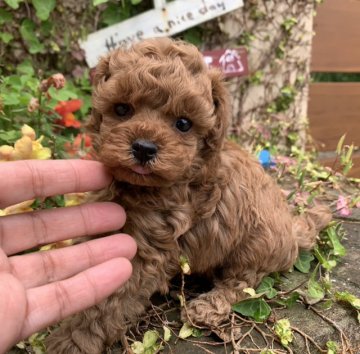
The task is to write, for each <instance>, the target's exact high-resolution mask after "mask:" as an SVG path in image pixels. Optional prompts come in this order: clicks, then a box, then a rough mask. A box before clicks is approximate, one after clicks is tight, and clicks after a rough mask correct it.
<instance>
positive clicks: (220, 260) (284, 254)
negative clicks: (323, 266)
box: [47, 39, 330, 354]
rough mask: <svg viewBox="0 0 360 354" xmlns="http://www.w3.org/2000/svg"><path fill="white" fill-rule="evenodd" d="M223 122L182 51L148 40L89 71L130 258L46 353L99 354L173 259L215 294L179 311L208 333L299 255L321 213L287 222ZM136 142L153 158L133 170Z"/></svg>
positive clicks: (99, 143) (284, 209)
mask: <svg viewBox="0 0 360 354" xmlns="http://www.w3.org/2000/svg"><path fill="white" fill-rule="evenodd" d="M120 103H126V104H128V105H130V106H127V107H130V108H131V109H130V110H129V112H128V114H127V115H125V116H122V117H119V116H118V115H117V114H116V113H115V108H114V107H115V105H118V104H120ZM181 117H182V118H188V119H190V120H191V122H192V124H193V125H192V127H191V129H190V130H189V131H187V132H181V131H179V129H178V128H177V126H176V124H177V123H176V122H177V121H178V120H179V119H180V118H181ZM228 118H229V103H228V95H227V92H226V90H225V88H224V86H223V83H222V81H221V77H220V75H219V73H218V72H216V71H213V70H209V69H208V68H207V67H206V66H205V64H204V62H203V59H202V57H201V54H200V53H199V52H198V51H197V49H196V48H195V47H194V46H192V45H189V44H185V43H183V42H177V41H172V40H170V39H156V40H155V39H154V40H147V41H144V42H142V43H140V44H136V45H134V46H133V47H132V48H130V49H129V50H123V49H119V50H116V51H114V52H112V53H111V54H109V55H108V56H107V57H106V58H103V59H102V60H101V61H100V63H99V65H98V67H97V70H96V86H95V90H94V94H93V114H92V118H91V121H90V125H89V126H90V128H91V131H92V133H93V137H94V141H95V146H96V149H97V153H98V156H99V159H100V161H102V162H103V163H104V164H105V165H106V166H108V168H109V169H110V170H111V172H112V174H113V175H114V177H115V180H116V182H115V184H114V186H113V190H112V192H113V193H114V195H115V197H114V198H113V201H115V202H118V203H120V204H122V205H123V206H124V207H125V209H126V211H127V223H126V225H125V227H124V231H125V232H127V233H128V234H131V235H133V236H134V238H135V239H136V241H137V244H138V253H137V255H136V258H135V259H134V261H133V268H134V273H133V275H132V277H131V279H130V280H129V281H128V283H127V284H126V285H125V286H124V287H123V288H121V289H119V290H118V291H117V292H116V293H115V294H113V295H112V296H110V297H109V298H108V299H107V300H106V301H104V302H103V303H101V304H100V305H98V306H95V307H93V308H91V309H89V310H87V311H85V312H83V313H81V314H79V315H76V316H74V317H72V318H70V319H68V320H66V321H65V322H64V323H63V324H62V325H61V326H60V328H59V329H58V330H56V331H55V332H54V333H53V334H52V335H51V336H50V338H49V339H48V341H47V345H48V352H49V353H66V354H71V353H93V354H98V353H101V352H102V351H103V350H104V348H105V347H106V346H108V345H111V344H112V343H113V342H114V341H116V340H118V339H119V338H120V336H121V334H122V333H123V331H124V330H125V329H126V326H127V325H128V324H131V323H133V322H134V321H136V319H137V318H138V316H139V315H141V314H142V313H143V312H144V310H145V309H146V306H147V304H148V303H149V298H150V296H151V295H152V294H153V293H154V292H157V291H160V292H162V293H166V292H167V291H168V284H169V281H170V279H171V278H173V277H174V276H175V275H176V274H177V273H179V272H180V268H179V257H180V255H184V256H186V257H188V259H189V262H190V265H191V269H192V272H194V273H200V274H201V273H203V274H207V275H210V276H212V277H213V279H214V284H215V286H214V288H213V289H212V290H211V291H210V292H208V293H205V294H202V295H201V296H199V297H198V298H196V299H194V300H192V301H191V302H190V303H188V306H187V315H188V316H190V319H191V320H192V321H193V322H195V323H197V324H199V325H206V326H215V325H218V324H219V323H221V322H222V321H224V320H225V319H226V318H227V317H228V316H229V313H230V309H231V304H232V303H235V302H237V301H239V300H240V299H242V298H244V292H243V289H244V288H246V287H254V286H256V285H257V284H258V283H259V282H260V281H261V279H262V277H263V276H264V275H266V274H268V273H271V272H275V271H285V270H288V269H289V268H290V267H291V266H292V265H293V263H294V261H295V259H296V257H297V255H298V250H299V247H303V248H311V247H312V245H313V244H314V242H315V238H316V234H317V232H318V231H319V230H320V229H321V228H322V227H324V226H325V225H326V224H327V223H328V222H329V220H330V214H329V212H328V211H327V210H325V209H324V208H321V207H319V208H318V209H317V210H313V211H311V212H310V213H308V214H305V215H303V216H297V217H294V216H293V215H292V214H291V212H290V211H289V208H288V206H287V204H286V202H285V201H284V200H283V198H282V193H281V192H280V190H279V188H278V187H277V186H276V184H275V183H274V182H273V180H272V179H271V178H270V177H269V176H268V175H267V174H266V173H265V172H264V171H263V169H262V167H261V166H260V165H259V164H258V163H257V162H256V161H255V160H254V159H253V158H252V157H251V156H250V155H249V154H248V153H247V152H245V151H243V150H242V149H241V148H240V147H239V146H238V145H236V144H234V143H231V142H227V141H225V135H226V130H227V125H228ZM137 139H142V140H145V141H147V142H151V143H152V144H155V145H156V147H157V152H156V156H155V157H154V158H152V159H150V160H149V161H147V162H144V161H143V162H142V163H141V164H140V163H139V160H138V159H137V158H135V156H134V152H133V143H134V141H136V140H137ZM183 318H184V319H185V320H186V319H187V318H186V314H185V313H184V314H183Z"/></svg>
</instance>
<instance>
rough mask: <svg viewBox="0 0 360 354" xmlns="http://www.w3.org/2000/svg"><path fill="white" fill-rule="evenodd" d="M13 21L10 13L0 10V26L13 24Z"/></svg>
mask: <svg viewBox="0 0 360 354" xmlns="http://www.w3.org/2000/svg"><path fill="white" fill-rule="evenodd" d="M12 19H13V16H12V14H11V13H10V12H8V11H6V10H4V9H1V8H0V25H3V24H4V23H7V22H11V21H12Z"/></svg>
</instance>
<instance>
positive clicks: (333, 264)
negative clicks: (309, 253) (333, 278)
mask: <svg viewBox="0 0 360 354" xmlns="http://www.w3.org/2000/svg"><path fill="white" fill-rule="evenodd" d="M314 254H315V257H316V258H317V260H318V261H319V262H320V264H321V265H322V266H323V267H324V268H325V269H326V270H328V271H331V270H332V269H333V268H334V267H336V261H335V260H334V259H330V260H327V259H326V258H325V256H324V255H323V254H322V252H321V251H320V248H319V247H318V246H315V248H314Z"/></svg>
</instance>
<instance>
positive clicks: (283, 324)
mask: <svg viewBox="0 0 360 354" xmlns="http://www.w3.org/2000/svg"><path fill="white" fill-rule="evenodd" d="M274 330H275V333H276V335H277V336H278V337H279V339H280V341H281V344H282V345H283V346H284V347H285V348H287V347H288V346H289V344H290V343H291V342H292V341H293V339H294V334H293V332H292V330H291V327H290V322H289V320H288V319H287V318H283V319H282V320H279V321H276V323H275V326H274Z"/></svg>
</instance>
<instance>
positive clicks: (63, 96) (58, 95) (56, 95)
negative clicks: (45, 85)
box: [48, 87, 78, 101]
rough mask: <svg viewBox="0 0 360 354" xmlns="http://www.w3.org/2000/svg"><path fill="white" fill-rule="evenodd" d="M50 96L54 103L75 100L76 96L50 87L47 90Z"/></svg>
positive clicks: (64, 89)
mask: <svg viewBox="0 0 360 354" xmlns="http://www.w3.org/2000/svg"><path fill="white" fill-rule="evenodd" d="M48 92H49V94H50V96H51V97H52V98H53V99H54V100H56V101H67V100H68V99H72V98H77V97H78V96H77V94H76V93H74V92H72V91H69V90H67V89H66V88H63V89H61V90H57V89H56V88H55V87H50V88H49V90H48Z"/></svg>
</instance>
